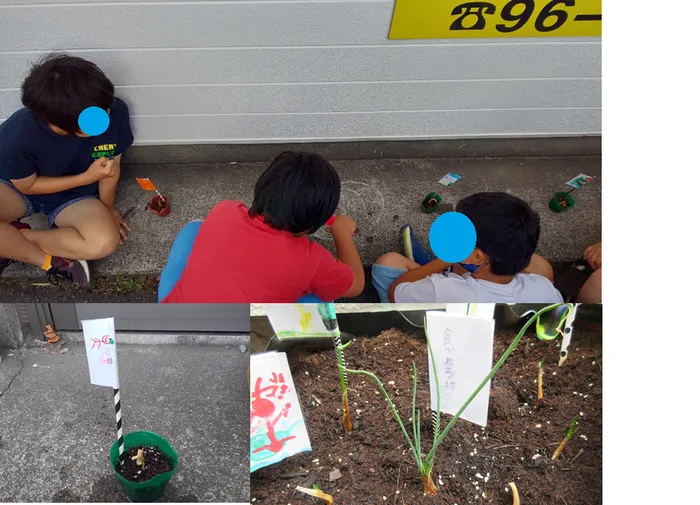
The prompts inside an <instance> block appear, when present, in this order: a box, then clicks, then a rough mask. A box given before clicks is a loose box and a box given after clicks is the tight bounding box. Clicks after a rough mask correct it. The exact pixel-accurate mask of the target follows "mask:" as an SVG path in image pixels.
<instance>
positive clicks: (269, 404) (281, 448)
mask: <svg viewBox="0 0 700 505" xmlns="http://www.w3.org/2000/svg"><path fill="white" fill-rule="evenodd" d="M310 450H311V441H310V440H309V434H308V432H307V431H306V424H305V423H304V415H303V413H302V411H301V405H300V404H299V397H298V396H297V392H296V389H295V387H294V382H293V380H292V372H291V371H290V370H289V363H288V361H287V355H286V354H285V353H283V352H266V353H262V354H253V355H252V356H251V357H250V471H251V472H254V471H255V470H257V469H258V468H262V467H265V466H268V465H272V464H274V463H277V462H279V461H282V460H284V459H286V458H288V457H290V456H293V455H295V454H299V453H301V452H305V451H310Z"/></svg>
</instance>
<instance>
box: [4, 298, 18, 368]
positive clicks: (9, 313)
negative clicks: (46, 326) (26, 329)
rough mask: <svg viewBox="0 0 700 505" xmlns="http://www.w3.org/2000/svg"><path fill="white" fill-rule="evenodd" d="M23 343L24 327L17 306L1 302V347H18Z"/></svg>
mask: <svg viewBox="0 0 700 505" xmlns="http://www.w3.org/2000/svg"><path fill="white" fill-rule="evenodd" d="M23 343H24V338H23V336H22V328H21V327H20V323H19V316H18V315H17V311H16V309H15V307H14V306H13V305H10V304H8V303H0V349H2V348H3V347H5V348H9V349H18V348H19V347H21V346H22V344H23ZM0 361H2V356H0Z"/></svg>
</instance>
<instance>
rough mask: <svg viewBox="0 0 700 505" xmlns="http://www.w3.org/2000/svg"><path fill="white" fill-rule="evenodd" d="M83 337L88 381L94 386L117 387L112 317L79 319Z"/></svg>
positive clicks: (115, 349)
mask: <svg viewBox="0 0 700 505" xmlns="http://www.w3.org/2000/svg"><path fill="white" fill-rule="evenodd" d="M81 323H82V325H83V335H84V337H85V350H86V351H87V360H88V367H89V368H90V382H92V383H93V384H95V385H96V386H109V387H112V388H115V389H118V388H119V371H118V368H117V338H116V335H115V332H114V318H112V317H110V318H107V319H90V320H87V321H81Z"/></svg>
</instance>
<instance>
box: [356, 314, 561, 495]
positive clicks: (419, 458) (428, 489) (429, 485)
mask: <svg viewBox="0 0 700 505" xmlns="http://www.w3.org/2000/svg"><path fill="white" fill-rule="evenodd" d="M561 306H566V307H568V309H567V310H571V309H572V308H573V305H572V304H560V303H558V304H556V305H549V306H547V307H544V308H543V309H541V310H539V311H538V312H537V313H536V314H535V315H533V316H532V317H531V318H530V319H529V320H528V321H527V323H525V325H524V326H523V327H522V328H521V329H520V331H519V332H518V334H517V335H516V337H515V339H514V340H513V342H511V344H510V346H508V348H507V349H506V350H505V352H504V353H503V355H502V356H501V358H500V359H499V360H498V362H497V363H496V365H495V366H494V367H493V368H492V369H491V371H490V372H489V373H488V375H487V376H486V377H485V378H484V380H483V381H482V382H481V384H479V386H478V387H477V388H476V389H475V390H474V392H473V393H472V394H471V395H470V396H469V398H467V400H466V401H465V402H464V404H463V405H462V406H461V407H460V409H459V410H458V411H457V412H456V413H455V415H454V416H453V417H452V419H451V420H450V422H449V423H447V426H446V427H445V429H444V430H443V431H442V432H440V420H439V416H438V421H437V423H436V428H437V429H435V430H434V431H435V432H434V436H433V443H432V447H431V449H430V451H429V452H428V454H427V455H425V456H424V455H423V453H422V451H421V438H420V410H416V391H417V387H418V381H417V380H418V379H417V378H418V373H417V371H416V364H415V363H413V402H412V407H411V408H412V415H413V417H412V418H411V427H412V429H413V439H411V437H410V436H409V435H408V432H407V431H406V426H405V425H404V423H403V421H402V420H401V416H400V415H399V413H398V411H397V410H396V406H395V405H394V402H392V401H391V398H390V397H389V394H388V393H387V392H386V389H385V388H384V384H383V383H382V381H381V380H379V377H377V376H376V375H375V374H373V373H372V372H367V371H365V370H350V369H347V368H344V367H343V369H344V370H345V371H347V372H348V373H351V374H358V375H366V376H367V377H371V378H372V379H374V381H375V382H376V383H377V385H378V386H379V390H380V391H381V393H382V395H384V398H385V399H386V401H387V403H388V404H389V406H390V407H391V410H392V412H393V414H394V418H395V419H396V421H397V422H398V423H399V427H400V428H401V432H402V433H403V435H404V437H405V438H406V441H407V442H408V446H409V447H410V449H411V453H412V454H413V458H414V460H415V462H416V465H417V466H418V470H419V472H420V476H421V480H422V481H423V493H424V494H425V495H428V496H431V495H436V494H437V491H438V490H437V486H436V485H435V482H433V479H432V475H431V474H432V471H433V465H434V463H435V455H436V453H437V449H438V447H439V446H440V444H441V443H442V442H443V441H444V440H445V437H446V436H447V434H448V433H449V431H450V430H451V429H452V427H453V426H454V425H455V423H456V422H457V421H458V420H459V419H460V416H461V415H462V413H463V412H464V410H465V409H466V408H467V407H468V406H469V404H470V403H471V402H472V400H474V398H476V396H477V395H478V394H479V392H480V391H481V390H482V389H483V388H484V386H486V384H487V383H488V382H489V381H490V380H491V378H492V377H493V376H494V374H495V373H496V372H497V371H498V370H499V369H500V368H501V367H502V366H503V363H504V362H505V361H506V359H507V358H508V356H510V354H511V353H512V352H513V351H514V350H515V348H516V347H517V345H518V343H519V342H520V340H521V339H522V338H523V335H525V331H527V329H528V328H529V327H530V326H531V325H532V324H533V323H534V322H535V321H538V320H539V318H540V316H541V315H542V314H544V313H546V312H549V311H551V310H555V309H557V308H558V307H561ZM424 326H425V327H427V324H425V325H424ZM425 337H426V339H427V341H428V353H429V354H430V360H431V362H432V365H433V370H436V371H437V369H438V368H437V366H436V363H435V356H434V355H433V347H432V345H431V343H430V336H429V335H428V332H427V330H426V333H425ZM538 338H541V337H540V336H539V335H538ZM436 379H437V378H436ZM435 386H436V388H435V389H436V392H437V413H438V414H439V413H440V381H439V380H436V381H435Z"/></svg>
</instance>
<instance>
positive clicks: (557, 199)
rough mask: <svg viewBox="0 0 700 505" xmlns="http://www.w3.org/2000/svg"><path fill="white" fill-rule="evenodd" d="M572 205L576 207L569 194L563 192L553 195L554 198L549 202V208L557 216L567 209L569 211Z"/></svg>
mask: <svg viewBox="0 0 700 505" xmlns="http://www.w3.org/2000/svg"><path fill="white" fill-rule="evenodd" d="M574 205H576V202H575V201H574V197H573V196H571V195H570V194H569V193H564V192H563V191H559V192H558V193H554V196H553V197H552V199H551V200H550V201H549V208H550V209H552V210H553V211H554V212H556V213H557V214H559V213H560V212H564V211H565V210H567V209H570V208H571V207H573V206H574Z"/></svg>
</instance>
